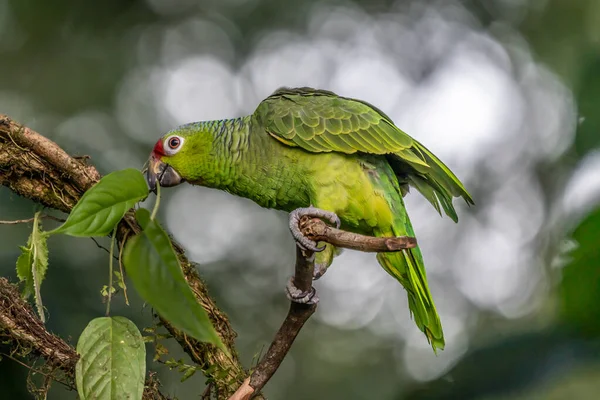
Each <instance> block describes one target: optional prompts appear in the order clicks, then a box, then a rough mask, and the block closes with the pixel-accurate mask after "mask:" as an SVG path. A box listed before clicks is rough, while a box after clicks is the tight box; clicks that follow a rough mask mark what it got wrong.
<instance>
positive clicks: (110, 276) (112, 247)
mask: <svg viewBox="0 0 600 400" xmlns="http://www.w3.org/2000/svg"><path fill="white" fill-rule="evenodd" d="M116 240H117V227H116V226H115V228H114V229H113V232H112V235H111V237H110V253H109V257H108V296H107V299H106V316H107V317H108V316H109V315H110V301H111V300H112V291H113V258H114V252H115V241H116Z"/></svg>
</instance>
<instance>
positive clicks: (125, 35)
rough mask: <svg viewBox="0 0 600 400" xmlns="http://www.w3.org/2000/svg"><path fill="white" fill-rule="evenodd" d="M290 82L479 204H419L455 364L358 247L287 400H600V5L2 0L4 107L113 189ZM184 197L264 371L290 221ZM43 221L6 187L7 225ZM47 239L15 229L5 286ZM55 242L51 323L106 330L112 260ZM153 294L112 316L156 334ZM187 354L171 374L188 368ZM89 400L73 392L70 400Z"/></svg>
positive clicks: (285, 370)
mask: <svg viewBox="0 0 600 400" xmlns="http://www.w3.org/2000/svg"><path fill="white" fill-rule="evenodd" d="M280 86H312V87H319V88H324V89H329V90H333V91H335V92H337V93H339V94H340V95H344V96H349V97H357V98H360V99H363V100H366V101H369V102H371V103H373V104H375V105H376V106H378V107H379V108H381V109H382V110H383V111H384V112H386V113H387V114H388V115H390V116H391V117H392V119H393V120H394V121H395V122H396V124H397V125H398V126H399V127H401V128H402V129H404V130H405V131H407V132H408V133H409V134H411V135H412V136H414V137H416V138H418V140H419V141H421V142H423V143H424V144H425V145H426V146H427V147H429V148H430V149H431V150H432V151H433V152H434V153H435V154H437V155H438V156H439V157H440V158H441V159H442V160H444V161H445V162H446V163H447V164H448V165H449V166H450V167H451V168H452V169H453V170H454V171H455V172H456V174H457V175H458V176H459V177H460V178H461V179H462V180H463V181H464V182H465V184H466V186H467V188H468V189H469V190H470V191H471V193H472V194H473V197H474V199H475V201H476V207H471V208H468V207H466V206H465V205H464V204H459V216H460V221H459V223H458V224H454V223H453V222H452V221H451V220H449V219H448V218H440V216H439V215H437V213H436V212H435V210H434V209H433V208H432V207H431V206H430V205H429V204H428V203H427V202H426V201H425V199H424V198H422V197H421V196H420V195H419V194H418V193H417V192H414V193H412V194H411V195H409V196H408V198H407V200H406V202H407V208H408V210H409V213H410V216H411V218H412V221H413V225H414V226H415V230H416V233H417V237H418V240H419V243H420V244H421V247H422V249H423V253H424V256H425V261H426V266H427V271H428V276H429V281H430V286H431V289H432V291H433V296H434V299H435V300H436V302H437V306H438V310H439V312H440V314H441V319H442V322H443V324H444V328H445V333H446V342H447V347H446V350H445V351H443V352H441V353H440V354H439V355H438V356H437V357H436V356H435V355H434V354H433V353H432V351H431V349H430V347H429V346H428V344H427V341H426V339H425V337H424V336H423V335H422V334H421V333H420V331H418V329H417V328H416V327H415V325H414V323H413V322H412V321H411V319H410V316H409V313H408V308H407V304H406V295H405V292H404V290H403V289H402V288H401V287H400V286H399V285H398V284H397V283H396V282H395V280H393V279H391V278H390V277H388V276H387V275H386V273H385V272H384V271H383V270H382V269H381V268H380V267H379V266H378V265H377V263H376V261H375V258H374V257H373V256H372V255H367V254H361V253H356V252H351V251H345V252H344V253H343V254H342V255H341V256H340V257H339V258H338V259H336V262H335V264H334V266H333V267H332V269H330V271H329V272H328V273H327V275H325V277H324V278H323V279H322V280H320V281H319V282H317V283H316V287H317V290H318V291H319V295H320V298H321V303H320V305H319V309H318V311H317V313H316V314H315V315H314V316H313V318H312V319H311V320H310V321H309V323H308V324H307V326H306V327H305V329H304V330H303V331H302V333H301V335H300V337H299V339H298V340H297V341H296V343H295V344H294V346H293V348H292V351H291V353H290V354H289V355H288V357H287V359H286V360H285V362H284V363H283V365H282V366H281V368H280V369H279V371H278V372H277V374H276V375H275V377H274V378H273V379H272V380H271V381H270V383H269V384H268V385H267V387H266V389H265V392H266V394H267V395H268V396H269V398H272V399H290V400H296V399H321V398H323V399H398V400H399V399H455V398H460V399H498V400H499V399H508V398H511V399H514V398H522V399H564V398H573V399H595V398H598V396H600V395H598V393H600V392H599V391H600V342H599V341H598V336H599V335H600V272H599V271H600V269H599V268H600V250H598V246H599V243H600V211H594V209H595V208H597V207H599V203H600V153H599V152H598V151H597V150H595V148H598V146H600V131H599V129H600V114H599V113H600V108H599V107H600V2H598V1H596V0H483V1H474V0H473V1H469V0H463V1H459V0H445V1H443V0H440V1H426V0H396V1H388V0H354V1H349V0H331V1H317V0H295V1H280V0H204V1H194V0H146V1H134V0H105V1H101V2H100V1H98V2H91V1H89V2H84V1H75V0H56V1H52V2H48V1H42V0H0V113H4V114H8V115H10V116H11V117H13V118H14V119H16V120H18V121H20V122H22V123H25V124H27V125H28V126H30V127H32V128H34V129H36V130H38V131H39V132H41V133H42V134H45V135H47V136H48V137H50V138H52V139H53V140H55V141H56V142H57V143H58V144H59V145H61V146H62V147H63V148H65V149H66V150H67V151H69V152H71V153H72V154H78V155H84V154H85V155H89V156H91V159H92V162H93V163H94V164H95V165H96V166H97V167H98V168H99V170H100V171H101V172H102V173H108V172H110V171H113V170H116V169H121V168H125V167H137V168H140V167H141V166H142V165H143V163H144V162H145V159H146V158H147V155H148V153H149V152H150V150H151V148H152V146H153V144H154V142H155V141H156V139H157V138H158V137H160V136H161V135H162V134H163V133H164V132H165V131H167V130H169V129H171V128H173V127H175V126H176V125H178V124H182V123H186V122H190V121H198V120H207V119H223V118H232V117H237V116H241V115H245V114H249V113H251V112H253V111H254V109H255V107H256V106H257V105H258V103H259V101H260V100H262V99H263V98H265V97H266V96H267V95H269V94H270V93H271V92H272V91H274V90H275V89H277V88H278V87H280ZM163 194H165V198H164V199H163V206H162V207H161V210H160V218H161V220H162V221H163V223H164V224H165V226H166V227H167V228H168V230H169V231H170V232H171V233H172V234H173V235H174V237H175V238H176V239H177V240H178V241H180V242H181V243H182V244H183V245H184V246H185V248H186V249H187V252H188V254H189V256H190V258H191V259H193V260H194V261H197V262H198V263H199V269H200V273H201V275H202V276H203V277H204V278H205V279H206V281H207V283H208V285H209V287H210V290H211V294H212V295H214V297H215V298H216V299H217V301H218V304H219V305H220V306H221V307H222V309H224V310H225V311H226V312H227V313H228V314H229V316H230V318H231V322H232V324H233V326H234V328H235V329H236V330H237V332H238V333H239V339H238V341H237V345H238V349H239V351H240V354H241V357H242V359H243V361H244V363H245V365H246V366H247V367H249V366H251V365H252V363H253V362H255V361H256V360H254V361H253V359H254V358H255V357H256V356H257V355H258V354H260V353H261V351H264V350H265V349H266V346H268V344H269V343H270V341H271V339H272V336H273V335H274V333H275V331H276V329H277V328H278V327H279V325H280V323H281V321H282V320H283V318H284V317H285V314H286V312H287V308H288V301H287V300H286V298H285V296H284V291H283V288H284V285H285V282H286V279H287V277H288V276H289V275H291V273H292V270H293V269H292V268H293V262H294V254H295V253H294V244H293V242H292V240H291V238H290V237H289V234H288V232H287V228H286V220H287V216H286V215H285V214H284V213H280V212H276V211H272V210H266V209H261V208H260V207H258V206H256V205H254V204H253V203H251V202H250V201H247V200H245V199H240V198H236V197H233V196H231V195H228V194H225V193H221V192H218V191H214V190H209V189H204V188H199V187H191V186H187V185H184V186H181V187H178V188H173V189H170V190H165V191H163ZM150 205H151V204H149V205H148V206H150ZM35 210H36V206H35V205H34V204H32V203H31V202H29V201H26V200H24V199H21V198H19V197H18V196H16V195H14V194H12V193H11V192H10V191H9V189H7V188H0V219H18V218H27V217H30V216H32V214H33V212H34V211H35ZM582 221H583V222H582ZM580 223H581V225H580ZM46 224H47V226H48V227H49V226H51V223H46ZM29 230H30V227H29V226H26V225H23V226H6V225H4V226H2V225H0V238H1V240H0V274H1V275H4V276H9V277H11V278H13V279H15V272H14V264H15V261H16V259H17V256H18V246H19V245H21V244H24V243H25V241H26V240H27V236H28V233H29ZM573 232H574V233H573ZM104 243H105V244H106V241H104ZM49 245H50V268H49V272H48V274H47V279H46V281H45V284H44V286H43V290H42V294H43V297H44V303H45V305H46V307H47V308H48V313H49V315H50V318H49V322H48V326H49V328H50V329H51V330H52V331H54V332H56V333H58V334H60V335H62V336H63V337H65V338H70V340H71V343H75V342H76V340H77V338H78V336H79V333H80V332H81V331H82V330H83V328H84V327H85V325H86V324H87V322H88V321H89V320H90V319H92V318H94V317H98V316H101V315H103V312H104V305H103V303H102V296H101V295H100V290H101V288H102V286H103V285H105V284H107V282H106V281H107V271H106V270H107V268H108V255H107V254H106V253H105V252H104V251H102V250H101V249H99V248H98V247H97V246H96V244H94V243H93V242H92V241H91V240H89V239H75V238H58V237H57V238H54V237H53V238H51V240H50V243H49ZM130 295H132V297H133V298H132V305H131V306H130V307H127V306H125V305H124V303H123V297H122V295H121V294H119V295H117V298H116V300H115V301H114V302H113V307H112V309H113V312H112V313H113V315H125V316H127V317H129V318H131V319H133V320H134V321H135V322H137V323H138V324H139V326H151V325H152V315H151V311H150V310H149V308H148V307H144V306H143V303H142V301H141V300H140V299H139V298H137V297H135V295H134V294H133V293H130ZM164 344H165V345H166V346H167V347H168V348H169V349H170V351H171V352H170V354H169V355H168V356H166V357H164V359H169V358H171V357H173V358H174V359H179V358H182V359H183V360H184V361H185V360H187V358H186V356H185V355H184V354H182V352H181V351H180V350H178V347H177V345H176V344H175V345H173V343H171V342H170V341H166V342H164ZM0 350H2V347H1V346H0ZM148 352H149V353H151V352H152V349H151V347H149V348H148ZM149 368H152V369H155V370H158V371H159V372H160V375H159V377H160V379H161V381H162V383H163V389H164V392H166V393H169V394H171V395H175V396H177V397H178V398H180V399H196V398H199V395H200V393H202V391H203V388H204V377H203V376H201V374H200V373H198V374H196V375H195V376H193V377H192V378H191V379H189V380H187V381H185V382H184V383H180V382H179V379H180V378H181V375H180V374H179V373H178V372H176V371H169V370H168V368H166V367H165V366H163V365H160V364H156V363H154V365H151V366H149ZM26 378H27V370H26V369H25V368H23V367H21V366H19V365H18V364H16V363H14V362H12V361H9V360H7V359H4V360H2V362H0V397H1V398H3V399H4V398H6V399H27V398H31V395H29V394H28V393H27V390H26V383H25V382H26ZM75 397H76V394H75V393H74V392H68V391H65V390H64V389H62V388H61V387H60V385H54V388H53V389H52V390H51V391H50V394H49V398H50V399H71V398H75Z"/></svg>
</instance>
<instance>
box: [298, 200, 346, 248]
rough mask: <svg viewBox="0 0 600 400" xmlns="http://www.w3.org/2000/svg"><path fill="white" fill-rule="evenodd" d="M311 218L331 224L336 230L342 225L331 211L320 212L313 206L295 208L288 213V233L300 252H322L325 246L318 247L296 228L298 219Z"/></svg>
mask: <svg viewBox="0 0 600 400" xmlns="http://www.w3.org/2000/svg"><path fill="white" fill-rule="evenodd" d="M305 216H306V217H312V218H321V219H325V220H327V221H329V222H330V223H331V224H333V225H335V227H336V228H338V229H339V227H340V225H341V224H342V223H341V221H340V218H339V217H338V216H337V215H336V214H335V213H333V212H331V211H325V210H321V209H320V208H316V207H313V206H310V207H306V208H297V209H295V210H294V211H292V212H291V213H290V231H291V232H292V236H293V237H294V240H295V241H296V245H297V246H298V247H300V248H301V249H302V250H309V251H316V252H319V251H323V250H324V249H325V246H323V247H318V246H317V243H316V242H314V241H313V240H310V239H309V238H307V237H306V236H304V235H303V234H302V231H301V230H300V228H299V227H298V224H299V222H300V219H301V218H302V217H305Z"/></svg>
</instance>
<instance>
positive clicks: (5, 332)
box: [0, 278, 168, 400]
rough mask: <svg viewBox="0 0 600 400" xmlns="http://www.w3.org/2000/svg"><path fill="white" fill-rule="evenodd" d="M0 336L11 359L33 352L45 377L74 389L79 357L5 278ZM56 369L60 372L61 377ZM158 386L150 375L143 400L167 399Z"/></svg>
mask: <svg viewBox="0 0 600 400" xmlns="http://www.w3.org/2000/svg"><path fill="white" fill-rule="evenodd" d="M0 336H4V337H6V338H8V339H9V340H10V344H9V345H10V347H11V349H12V351H11V355H10V357H11V358H14V357H15V356H25V355H28V354H29V353H30V352H34V353H35V354H38V355H40V356H42V357H44V359H45V360H46V363H47V366H48V367H49V368H48V370H49V371H48V374H47V376H49V377H51V378H52V379H54V380H57V381H60V382H61V383H63V384H64V385H66V386H67V387H70V388H71V389H75V364H76V363H77V360H78V359H79V355H78V354H77V352H76V351H75V349H74V348H73V347H72V346H71V345H69V344H68V343H67V342H65V341H64V340H62V339H61V338H59V337H58V336H56V335H53V334H52V333H50V332H48V331H47V330H46V327H45V326H44V324H43V323H42V321H40V319H39V318H38V316H37V314H36V313H35V312H34V311H33V308H31V306H30V305H29V303H27V302H26V301H25V300H23V298H22V297H21V294H20V293H19V289H18V288H17V286H16V285H13V284H11V283H9V282H8V280H7V279H6V278H0ZM27 367H28V368H31V367H29V366H27ZM57 370H58V371H61V372H62V374H61V376H58V374H57V373H56V371H57ZM36 372H40V371H36ZM158 387H159V383H158V381H157V380H156V378H155V377H154V375H153V373H150V374H149V377H148V379H146V384H145V387H144V395H143V399H144V400H163V399H168V397H166V396H165V395H163V394H161V393H160V391H159V389H158Z"/></svg>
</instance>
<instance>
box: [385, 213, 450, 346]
mask: <svg viewBox="0 0 600 400" xmlns="http://www.w3.org/2000/svg"><path fill="white" fill-rule="evenodd" d="M396 223H397V224H398V225H397V226H396V227H393V229H392V232H376V235H377V236H392V235H393V236H401V235H406V234H409V235H413V233H412V227H411V226H410V222H408V221H406V222H404V223H403V222H401V221H397V222H396ZM407 228H408V229H407ZM407 231H408V232H407ZM377 260H378V261H379V263H380V264H381V266H382V267H383V269H385V270H386V271H387V272H388V273H389V274H390V275H392V276H393V277H394V278H396V280H398V281H399V282H400V283H401V284H402V286H404V288H405V289H406V292H407V295H408V306H409V308H410V311H411V314H412V316H413V318H414V320H415V323H416V325H417V327H418V328H419V329H420V330H421V331H422V332H423V333H425V336H427V340H428V341H429V343H430V344H431V347H432V348H433V351H434V352H436V353H437V350H438V349H441V350H443V349H444V346H445V341H444V332H443V330H442V323H441V321H440V317H439V315H438V313H437V310H436V308H435V304H434V302H433V298H432V296H431V292H430V290H429V285H428V284H427V276H426V274H425V267H424V265H423V257H422V256H421V251H420V249H419V248H418V247H415V248H413V249H408V250H403V251H400V252H396V253H379V254H377Z"/></svg>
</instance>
